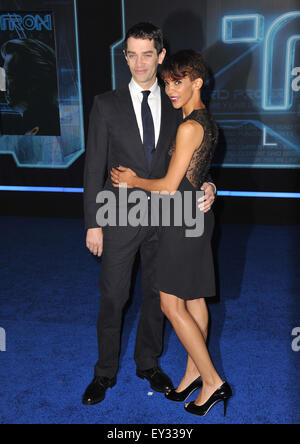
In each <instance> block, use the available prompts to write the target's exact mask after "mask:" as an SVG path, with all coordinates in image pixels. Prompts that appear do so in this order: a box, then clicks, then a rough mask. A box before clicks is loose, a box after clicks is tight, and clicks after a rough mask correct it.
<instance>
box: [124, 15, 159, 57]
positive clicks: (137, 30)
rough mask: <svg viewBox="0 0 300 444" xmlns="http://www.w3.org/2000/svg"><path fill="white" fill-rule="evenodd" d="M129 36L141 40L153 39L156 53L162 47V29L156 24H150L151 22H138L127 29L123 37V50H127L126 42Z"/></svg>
mask: <svg viewBox="0 0 300 444" xmlns="http://www.w3.org/2000/svg"><path fill="white" fill-rule="evenodd" d="M130 37H133V38H135V39H143V40H146V39H148V40H150V41H151V40H154V46H155V48H156V51H157V54H158V55H159V54H160V53H161V52H162V50H163V48H164V39H163V33H162V30H161V29H160V28H158V27H157V26H154V25H152V23H146V22H143V23H138V24H137V25H134V26H133V27H132V28H130V29H129V30H128V32H127V34H126V38H125V51H127V42H128V39H129V38H130Z"/></svg>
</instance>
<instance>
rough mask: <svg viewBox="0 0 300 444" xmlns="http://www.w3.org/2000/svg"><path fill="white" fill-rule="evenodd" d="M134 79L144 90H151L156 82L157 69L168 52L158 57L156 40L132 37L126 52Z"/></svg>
mask: <svg viewBox="0 0 300 444" xmlns="http://www.w3.org/2000/svg"><path fill="white" fill-rule="evenodd" d="M124 53H125V58H126V61H127V63H128V66H129V69H130V72H131V74H132V77H133V79H134V80H135V81H136V83H137V84H138V85H140V86H141V87H142V88H144V89H149V88H151V86H153V84H154V83H155V81H156V76H157V68H158V65H160V64H161V63H162V62H163V60H164V58H165V55H166V50H165V49H163V51H162V52H161V53H160V54H159V55H158V54H157V50H156V48H155V45H154V40H149V39H136V38H134V37H130V38H129V39H128V42H127V51H124Z"/></svg>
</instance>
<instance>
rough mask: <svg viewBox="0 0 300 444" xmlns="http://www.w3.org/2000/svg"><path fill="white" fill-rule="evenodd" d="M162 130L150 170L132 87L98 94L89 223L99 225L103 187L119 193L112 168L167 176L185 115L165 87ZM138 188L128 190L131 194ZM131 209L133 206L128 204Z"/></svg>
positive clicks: (90, 148)
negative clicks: (175, 104) (174, 103)
mask: <svg viewBox="0 0 300 444" xmlns="http://www.w3.org/2000/svg"><path fill="white" fill-rule="evenodd" d="M161 107H162V110H161V130H160V137H159V140H158V144H157V147H156V150H155V154H154V155H153V160H152V165H151V168H150V169H149V167H148V163H147V159H146V156H145V154H144V149H143V143H142V140H141V136H140V132H139V128H138V124H137V120H136V115H135V112H134V107H133V103H132V100H131V95H130V91H129V87H126V88H123V89H119V90H116V91H112V92H108V93H104V94H101V95H99V96H97V97H95V100H94V105H93V108H92V111H91V114H90V125H89V134H88V144H87V152H86V160H85V172H84V188H85V192H84V210H85V226H86V228H87V229H89V228H97V227H98V225H97V222H96V214H97V211H98V209H99V207H100V204H97V203H96V197H97V194H98V193H99V192H100V191H103V190H111V191H112V192H114V193H115V195H116V198H117V202H118V195H119V190H118V188H114V187H113V186H112V183H111V179H110V174H109V172H110V170H111V169H112V168H116V167H117V166H119V165H123V166H124V167H127V168H131V169H132V170H133V171H135V172H136V173H137V175H138V176H140V177H143V178H147V179H159V178H162V177H164V176H165V175H166V172H167V169H168V164H169V160H170V159H169V156H168V151H169V148H170V145H171V144H172V142H173V141H174V139H175V137H176V131H177V128H178V125H179V123H180V121H181V119H182V114H181V112H180V111H177V110H175V109H174V108H173V106H172V104H171V101H170V99H169V98H168V97H167V96H166V94H165V92H164V90H163V89H162V90H161ZM132 191H134V190H128V194H130V192H132ZM128 208H130V206H129V205H128Z"/></svg>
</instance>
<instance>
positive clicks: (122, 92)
mask: <svg viewBox="0 0 300 444" xmlns="http://www.w3.org/2000/svg"><path fill="white" fill-rule="evenodd" d="M116 96H117V99H118V106H119V107H120V108H121V115H122V120H123V121H124V125H126V128H130V129H131V131H130V135H131V136H132V138H131V140H130V141H128V143H130V144H132V149H134V150H135V151H136V155H137V157H138V158H139V159H140V161H141V162H142V163H143V164H144V166H145V167H146V168H147V169H149V167H148V162H147V158H146V155H145V152H144V147H143V142H142V140H141V134H140V130H139V127H138V123H137V120H136V115H135V111H134V107H133V103H132V100H131V95H130V91H129V88H128V87H126V88H122V89H119V90H117V91H116Z"/></svg>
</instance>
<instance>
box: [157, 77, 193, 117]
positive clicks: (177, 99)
mask: <svg viewBox="0 0 300 444" xmlns="http://www.w3.org/2000/svg"><path fill="white" fill-rule="evenodd" d="M164 82H165V90H166V94H167V95H168V96H169V98H170V99H171V102H172V104H173V106H174V108H176V109H180V108H182V107H184V106H185V105H187V104H188V103H189V101H190V100H191V99H192V97H193V95H194V91H195V82H193V81H192V80H191V79H190V77H189V76H186V77H183V78H182V79H179V80H174V79H171V78H165V79H164Z"/></svg>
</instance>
